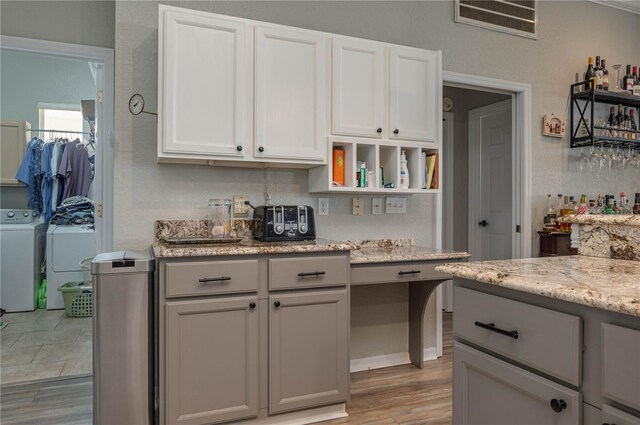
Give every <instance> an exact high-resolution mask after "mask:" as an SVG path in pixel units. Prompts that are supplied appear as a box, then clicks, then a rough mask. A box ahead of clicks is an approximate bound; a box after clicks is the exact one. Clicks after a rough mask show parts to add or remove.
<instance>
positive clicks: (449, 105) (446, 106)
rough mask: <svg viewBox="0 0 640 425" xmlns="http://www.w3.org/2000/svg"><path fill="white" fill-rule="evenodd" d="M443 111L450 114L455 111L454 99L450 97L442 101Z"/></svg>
mask: <svg viewBox="0 0 640 425" xmlns="http://www.w3.org/2000/svg"><path fill="white" fill-rule="evenodd" d="M442 109H443V110H444V111H445V112H449V111H450V110H452V109H453V99H451V98H450V97H445V98H444V99H442Z"/></svg>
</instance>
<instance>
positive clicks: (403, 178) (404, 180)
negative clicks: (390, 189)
mask: <svg viewBox="0 0 640 425" xmlns="http://www.w3.org/2000/svg"><path fill="white" fill-rule="evenodd" d="M400 188H401V189H409V169H408V168H407V156H406V154H405V152H404V151H400Z"/></svg>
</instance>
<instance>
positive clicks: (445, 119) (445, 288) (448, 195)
mask: <svg viewBox="0 0 640 425" xmlns="http://www.w3.org/2000/svg"><path fill="white" fill-rule="evenodd" d="M454 128H455V117H454V113H453V112H442V153H443V155H442V157H443V159H444V161H445V164H444V169H443V170H442V173H443V174H444V176H443V178H442V182H443V185H442V208H443V209H444V211H453V194H454V192H455V191H454V189H453V188H454V185H455V181H454V169H453V158H454V157H455V139H454ZM445 129H446V130H445ZM445 146H446V147H447V154H446V155H444V148H445ZM453 228H454V226H453V220H444V222H443V223H442V247H443V248H444V249H451V250H453V240H454V239H453ZM442 295H443V297H442V309H443V310H444V311H447V312H452V311H453V281H452V280H448V281H446V282H444V283H443V284H442Z"/></svg>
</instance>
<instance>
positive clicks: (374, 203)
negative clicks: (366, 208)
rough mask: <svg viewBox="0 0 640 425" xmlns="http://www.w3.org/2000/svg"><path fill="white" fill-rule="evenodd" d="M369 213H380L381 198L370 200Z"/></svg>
mask: <svg viewBox="0 0 640 425" xmlns="http://www.w3.org/2000/svg"><path fill="white" fill-rule="evenodd" d="M371 214H374V215H380V214H382V198H373V199H372V200H371Z"/></svg>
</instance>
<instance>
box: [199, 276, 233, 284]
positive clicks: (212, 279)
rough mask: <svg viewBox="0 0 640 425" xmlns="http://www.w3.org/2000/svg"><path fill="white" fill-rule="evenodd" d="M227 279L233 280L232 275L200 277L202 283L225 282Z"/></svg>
mask: <svg viewBox="0 0 640 425" xmlns="http://www.w3.org/2000/svg"><path fill="white" fill-rule="evenodd" d="M225 280H231V277H230V276H220V277H203V278H201V279H198V282H200V283H209V282H223V281H225Z"/></svg>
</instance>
